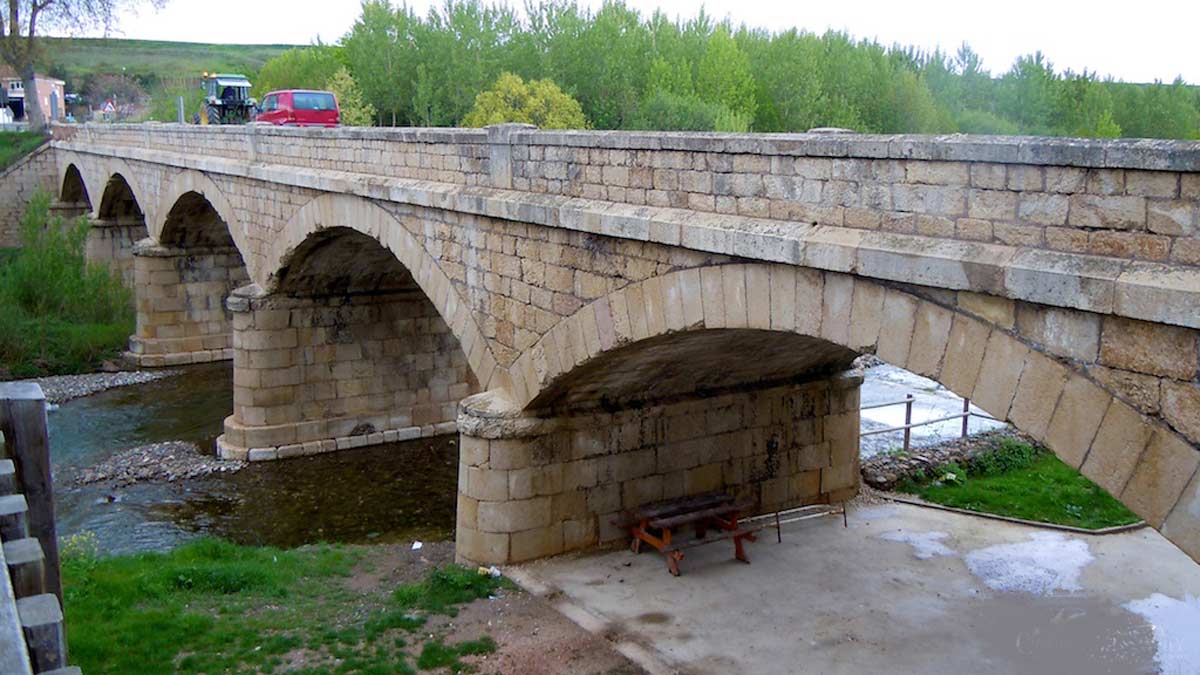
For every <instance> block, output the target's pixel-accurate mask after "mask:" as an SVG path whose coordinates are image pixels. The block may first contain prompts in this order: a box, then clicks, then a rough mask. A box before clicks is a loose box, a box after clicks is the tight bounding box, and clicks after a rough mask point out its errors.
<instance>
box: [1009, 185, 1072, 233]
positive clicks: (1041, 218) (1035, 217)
mask: <svg viewBox="0 0 1200 675" xmlns="http://www.w3.org/2000/svg"><path fill="white" fill-rule="evenodd" d="M1067 209H1068V201H1067V197H1066V195H1056V194H1046V193H1042V192H1024V193H1021V200H1020V203H1019V204H1018V206H1017V218H1018V220H1020V221H1022V222H1026V223H1033V224H1035V225H1063V224H1065V223H1066V222H1067Z"/></svg>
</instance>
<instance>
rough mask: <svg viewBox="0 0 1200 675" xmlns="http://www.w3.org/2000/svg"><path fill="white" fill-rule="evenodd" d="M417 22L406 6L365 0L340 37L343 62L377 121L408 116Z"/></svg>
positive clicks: (414, 67)
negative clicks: (414, 30) (377, 114)
mask: <svg viewBox="0 0 1200 675" xmlns="http://www.w3.org/2000/svg"><path fill="white" fill-rule="evenodd" d="M418 23H419V20H418V19H417V18H416V16H414V15H413V13H412V12H411V11H410V10H409V9H408V8H407V7H402V8H400V9H399V10H396V9H393V8H392V5H391V3H389V2H388V1H387V0H366V1H365V2H363V5H362V15H360V16H359V18H358V21H356V22H354V26H353V27H351V29H350V33H349V34H348V35H346V37H345V38H343V39H342V49H343V50H344V54H345V59H346V65H347V66H348V67H349V69H350V72H351V74H352V75H354V79H355V80H356V81H357V82H358V86H359V87H361V88H362V92H363V95H364V96H365V97H366V100H367V102H368V103H370V104H371V105H373V106H374V107H375V109H376V110H377V111H378V112H379V114H380V122H381V123H383V122H389V121H390V123H391V124H392V125H395V124H397V123H398V122H402V121H405V120H407V119H409V112H410V111H411V107H410V102H411V101H412V97H413V93H414V89H415V82H414V81H413V75H414V74H415V72H416V65H417V48H416V45H415V43H414V40H413V38H414V35H413V29H414V28H415V26H416V25H417V24H418Z"/></svg>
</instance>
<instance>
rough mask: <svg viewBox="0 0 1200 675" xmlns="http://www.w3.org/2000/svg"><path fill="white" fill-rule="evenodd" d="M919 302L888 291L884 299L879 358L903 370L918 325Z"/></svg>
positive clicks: (905, 294) (908, 296)
mask: <svg viewBox="0 0 1200 675" xmlns="http://www.w3.org/2000/svg"><path fill="white" fill-rule="evenodd" d="M916 313H917V300H916V298H913V297H912V296H910V295H908V294H907V293H903V292H901V291H896V290H892V289H888V291H887V294H886V295H885V297H884V299H883V322H882V324H881V325H883V326H887V330H882V329H881V330H880V335H879V349H878V351H877V352H876V353H877V354H878V355H879V358H881V359H883V360H884V361H887V362H888V363H891V364H892V365H895V366H899V367H901V368H903V367H904V366H905V365H906V364H907V362H908V353H909V350H910V348H911V346H912V336H913V327H914V325H915V323H916Z"/></svg>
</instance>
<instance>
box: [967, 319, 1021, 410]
mask: <svg viewBox="0 0 1200 675" xmlns="http://www.w3.org/2000/svg"><path fill="white" fill-rule="evenodd" d="M1028 353H1029V348H1028V347H1026V346H1025V345H1023V344H1021V343H1020V341H1018V340H1015V339H1013V338H1011V337H1009V336H1007V335H1005V334H1004V333H1002V332H1000V331H998V330H993V331H992V334H991V335H990V336H989V337H988V341H987V349H986V351H985V352H984V355H983V365H982V366H981V367H980V370H979V377H978V379H977V380H976V382H975V391H974V392H973V393H972V395H971V400H972V401H973V402H974V403H975V404H976V405H978V406H979V407H980V408H983V409H984V410H986V411H987V412H988V413H990V414H991V415H992V416H993V417H996V418H997V419H1002V420H1004V419H1008V409H1009V407H1010V406H1011V405H1012V399H1013V395H1014V394H1015V393H1016V391H1017V383H1018V382H1019V381H1020V377H1021V368H1022V365H1023V364H1024V363H1025V356H1026V355H1027V354H1028Z"/></svg>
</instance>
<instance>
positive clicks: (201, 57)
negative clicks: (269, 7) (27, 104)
mask: <svg viewBox="0 0 1200 675" xmlns="http://www.w3.org/2000/svg"><path fill="white" fill-rule="evenodd" d="M42 39H43V40H44V42H43V43H42V44H43V47H44V49H43V52H42V53H43V58H42V63H41V64H40V67H41V68H43V69H45V70H47V71H52V72H55V73H58V74H60V75H65V76H66V77H67V78H68V79H71V80H72V82H73V83H74V82H76V81H77V80H80V79H82V78H83V77H84V76H85V75H95V74H119V73H122V72H124V73H125V74H127V75H129V76H131V77H135V78H137V79H139V80H141V81H142V82H143V84H144V85H153V84H154V83H155V82H163V83H169V82H171V81H172V80H180V79H184V78H188V79H192V80H195V79H197V78H199V77H200V73H201V72H203V71H206V70H207V71H209V72H213V71H216V72H222V73H224V72H238V73H246V74H254V73H257V72H258V70H259V69H260V68H262V65H263V64H264V63H266V62H267V61H268V60H270V59H271V58H272V57H275V56H278V55H279V54H282V53H283V52H285V51H287V50H289V49H292V48H293V47H295V46H296V45H228V44H206V43H200V42H165V41H159V40H117V39H110V38H42Z"/></svg>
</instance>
